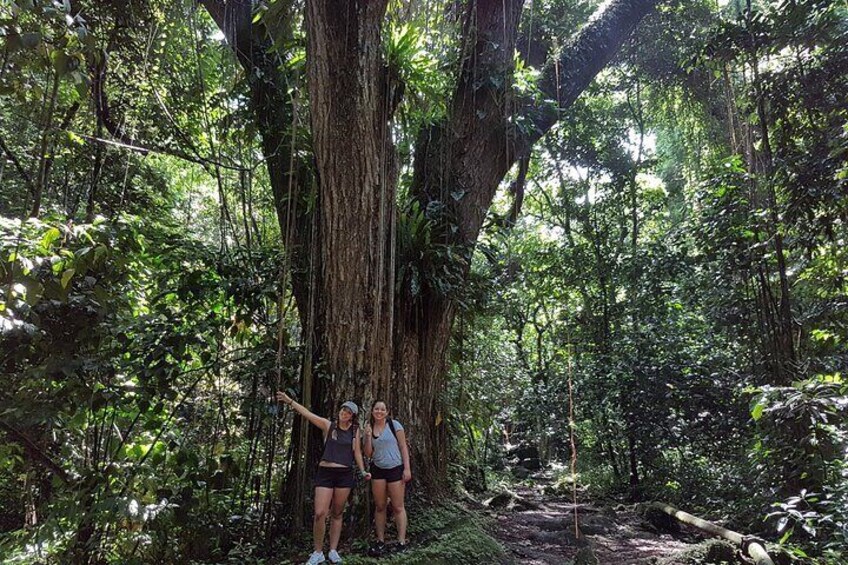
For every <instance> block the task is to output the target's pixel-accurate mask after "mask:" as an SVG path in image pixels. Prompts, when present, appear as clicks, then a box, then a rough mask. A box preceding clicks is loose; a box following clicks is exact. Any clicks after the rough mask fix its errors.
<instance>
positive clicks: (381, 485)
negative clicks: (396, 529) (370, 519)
mask: <svg viewBox="0 0 848 565" xmlns="http://www.w3.org/2000/svg"><path fill="white" fill-rule="evenodd" d="M371 494H373V495H374V528H375V529H376V530H377V541H386V481H385V479H381V480H374V479H371Z"/></svg>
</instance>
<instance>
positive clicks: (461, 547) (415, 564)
mask: <svg viewBox="0 0 848 565" xmlns="http://www.w3.org/2000/svg"><path fill="white" fill-rule="evenodd" d="M486 525H487V524H486V520H485V518H483V517H481V516H480V515H478V514H476V513H474V512H471V511H469V510H466V509H465V508H463V507H461V506H460V505H458V504H453V503H450V504H445V505H442V506H436V507H432V508H415V509H412V510H411V511H410V526H409V541H410V544H409V549H407V550H406V551H404V552H403V553H401V554H394V555H387V556H385V557H382V558H379V559H375V558H371V557H366V556H364V555H360V554H348V555H347V556H345V564H346V565H369V564H376V563H380V564H384V565H407V564H408V565H419V564H420V565H424V564H427V565H458V564H465V563H468V564H476V563H481V564H482V563H497V562H501V561H502V560H503V559H504V556H505V553H504V550H503V547H502V546H501V545H500V543H498V542H497V541H496V540H495V539H494V538H492V537H491V535H489V533H488V532H487V531H486ZM357 545H359V547H357ZM354 549H355V550H358V551H362V553H364V550H365V544H364V543H360V544H354Z"/></svg>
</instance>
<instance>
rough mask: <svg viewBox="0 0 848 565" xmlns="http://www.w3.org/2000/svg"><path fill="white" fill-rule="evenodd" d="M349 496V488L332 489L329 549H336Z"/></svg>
mask: <svg viewBox="0 0 848 565" xmlns="http://www.w3.org/2000/svg"><path fill="white" fill-rule="evenodd" d="M348 496H350V489H349V488H337V489H333V503H332V505H331V506H330V550H331V551H332V550H334V549H338V547H339V538H340V537H342V517H343V516H344V508H345V503H346V502H347V497H348Z"/></svg>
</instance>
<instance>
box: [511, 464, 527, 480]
mask: <svg viewBox="0 0 848 565" xmlns="http://www.w3.org/2000/svg"><path fill="white" fill-rule="evenodd" d="M511 471H512V476H513V477H515V478H516V479H526V478H527V477H529V476H530V469H528V468H527V467H522V466H521V465H518V466H517V467H513V468H512V469H511Z"/></svg>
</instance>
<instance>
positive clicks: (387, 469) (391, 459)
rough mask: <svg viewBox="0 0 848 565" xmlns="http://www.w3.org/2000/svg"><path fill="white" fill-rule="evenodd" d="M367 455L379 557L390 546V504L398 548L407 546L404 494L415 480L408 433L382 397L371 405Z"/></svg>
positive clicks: (373, 553) (375, 547)
mask: <svg viewBox="0 0 848 565" xmlns="http://www.w3.org/2000/svg"><path fill="white" fill-rule="evenodd" d="M365 455H366V456H367V457H371V492H372V494H373V495H374V525H375V528H376V530H377V542H376V544H374V545H373V546H372V547H371V549H370V550H369V551H368V553H369V555H371V556H374V557H379V556H380V555H382V554H383V553H384V552H385V549H386V540H385V536H386V504H387V499H388V500H391V503H392V514H394V517H395V525H396V526H397V534H398V545H397V550H398V551H403V550H404V549H406V525H407V519H406V509H405V508H404V506H403V497H404V494H405V491H406V483H408V482H409V481H411V480H412V469H411V468H410V466H409V448H408V446H407V445H406V432H404V431H403V426H402V425H401V423H400V422H398V421H397V420H394V419H392V418H391V415H390V414H389V410H388V408H387V407H386V403H385V402H383V401H382V400H378V401H377V402H375V403H374V404H372V405H371V417H370V418H369V423H368V424H366V425H365Z"/></svg>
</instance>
